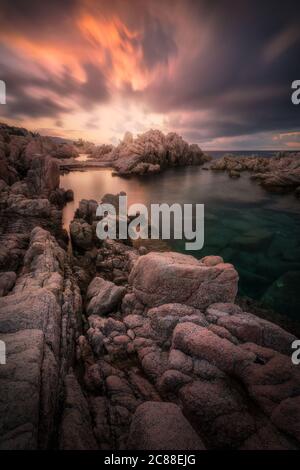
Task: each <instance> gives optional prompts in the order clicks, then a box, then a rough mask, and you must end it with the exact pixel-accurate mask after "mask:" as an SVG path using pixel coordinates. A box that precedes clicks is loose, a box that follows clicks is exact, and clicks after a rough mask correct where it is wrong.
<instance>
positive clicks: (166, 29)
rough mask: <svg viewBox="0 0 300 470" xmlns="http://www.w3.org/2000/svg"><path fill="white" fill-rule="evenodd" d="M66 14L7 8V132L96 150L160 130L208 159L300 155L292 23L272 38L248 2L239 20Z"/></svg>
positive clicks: (186, 9) (196, 12)
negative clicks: (32, 133)
mask: <svg viewBox="0 0 300 470" xmlns="http://www.w3.org/2000/svg"><path fill="white" fill-rule="evenodd" d="M18 4H19V5H18ZM66 5H67V6H66V7H65V6H63V5H61V4H60V3H59V2H58V1H54V2H52V4H51V7H49V6H48V7H46V6H45V7H43V6H42V5H40V6H38V7H36V6H31V7H30V6H28V7H26V6H24V2H18V1H17V2H14V6H12V5H11V4H10V3H9V2H6V1H4V5H3V8H2V16H1V17H0V22H1V28H0V52H1V54H0V66H1V69H0V72H1V76H0V79H3V80H5V82H6V85H7V95H8V96H7V106H6V108H5V109H4V108H2V109H1V112H2V117H1V118H2V120H5V121H7V122H10V123H15V124H18V125H26V126H27V127H31V128H33V129H35V130H37V131H39V132H40V133H42V134H51V135H56V136H63V137H68V138H72V139H73V138H77V137H84V138H88V139H92V140H94V141H95V142H97V143H100V142H116V141H118V139H120V138H122V135H123V133H124V132H125V131H126V130H130V131H131V132H133V133H139V132H143V131H146V130H148V129H149V128H151V127H157V128H159V129H161V130H163V131H165V132H168V131H177V132H179V133H181V134H182V135H183V136H184V137H185V138H186V139H187V140H188V141H190V142H197V143H199V144H200V145H201V146H202V147H204V148H216V149H217V148H235V146H236V145H237V146H238V148H258V147H260V148H273V147H274V145H275V146H277V145H278V146H280V147H285V146H287V147H293V145H294V147H295V148H296V147H298V146H299V135H298V134H297V131H298V130H299V128H297V125H298V123H297V121H299V118H298V114H299V113H298V110H297V109H295V107H292V106H291V103H290V99H289V88H290V81H291V79H292V78H295V77H294V76H293V75H292V71H293V69H294V68H295V66H296V64H295V65H293V64H292V54H295V51H296V49H297V48H298V47H299V41H300V36H299V34H298V32H297V31H298V30H297V28H295V25H294V24H293V23H291V20H290V18H281V19H280V21H281V26H280V28H279V29H278V32H276V33H275V32H274V31H273V30H272V27H271V26H270V28H262V27H261V25H262V23H263V18H262V19H261V20H260V19H258V18H256V17H255V15H254V13H253V12H254V11H255V9H253V8H252V10H251V14H250V13H249V11H248V9H247V6H246V5H243V2H239V3H238V4H237V8H236V12H233V13H232V15H231V16H230V17H229V16H228V15H227V13H226V11H225V10H224V7H222V6H221V5H220V6H219V7H218V8H216V9H212V8H210V7H209V6H208V5H207V3H206V2H204V1H202V2H193V1H186V2H183V1H180V0H175V1H172V2H171V1H169V0H167V1H164V2H159V1H157V0H149V1H147V0H146V1H137V0H131V1H128V0H127V1H126V0H125V1H121V0H116V1H113V2H107V1H103V0H100V1H96V0H95V1H92V0H80V1H71V0H68V1H67V2H66ZM33 9H34V10H33ZM31 10H32V11H31ZM275 16H276V15H275V14H274V21H275V20H276V18H275ZM241 18H242V19H243V21H244V23H243V24H244V28H243V29H241V28H240V25H239V24H240V22H241ZM12 20H13V21H14V24H15V27H14V28H12V27H11V21H12ZM32 21H34V23H35V28H32ZM254 21H256V25H257V38H256V39H255V40H253V41H251V42H250V41H249V38H248V36H247V30H251V27H252V24H253V22H254ZM270 21H271V20H270ZM237 34H238V35H239V36H238V37H239V41H237V40H236V37H237ZM281 63H282V64H284V65H285V67H281V68H280V64H281ZM287 63H289V74H287V72H285V70H286V64H287ZM279 69H280V72H278V70H279ZM250 71H251V73H250ZM295 73H296V72H295ZM279 112H280V116H279V117H278V116H277V117H276V113H277V114H279ZM288 132H289V133H291V132H292V134H290V135H289V136H288V137H287V138H286V137H285V134H286V133H288ZM278 134H280V135H281V136H283V137H281V138H280V139H277V138H276V136H277V135H278ZM286 139H288V140H286ZM224 146H225V147H224Z"/></svg>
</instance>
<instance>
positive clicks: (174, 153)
mask: <svg viewBox="0 0 300 470" xmlns="http://www.w3.org/2000/svg"><path fill="white" fill-rule="evenodd" d="M111 155H112V156H111V159H112V162H113V167H114V168H115V174H118V175H128V174H138V175H144V174H148V173H157V172H159V171H161V170H163V169H165V168H168V167H174V166H186V165H202V164H203V163H206V162H208V161H210V160H211V158H210V157H208V156H207V155H205V154H204V153H203V152H202V150H201V149H200V148H199V147H198V145H196V144H193V145H189V144H188V143H187V142H185V141H184V140H183V139H182V137H180V136H179V135H178V134H176V133H175V132H170V133H169V134H167V135H164V134H163V133H162V132H161V131H159V130H150V131H148V132H145V133H144V134H140V135H138V136H137V138H136V139H134V138H133V136H132V134H130V133H129V132H128V133H126V134H125V137H124V139H123V141H122V142H120V144H119V145H118V146H117V147H116V148H115V149H114V150H113V151H112V154H111Z"/></svg>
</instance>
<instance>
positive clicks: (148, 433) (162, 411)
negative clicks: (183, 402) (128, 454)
mask: <svg viewBox="0 0 300 470" xmlns="http://www.w3.org/2000/svg"><path fill="white" fill-rule="evenodd" d="M127 448H128V449H132V450H133V449H134V450H164V451H167V450H203V449H205V447H204V444H203V442H202V441H201V439H200V437H199V436H198V435H197V434H196V432H195V431H194V429H193V428H192V426H191V425H190V423H189V422H188V421H187V420H186V419H185V417H184V416H183V414H182V412H181V410H180V408H179V407H178V406H177V405H175V404H173V403H161V402H151V401H148V402H145V403H143V404H142V405H140V406H139V407H138V408H137V410H136V412H135V413H134V416H133V419H132V422H131V426H130V433H129V438H128V443H127Z"/></svg>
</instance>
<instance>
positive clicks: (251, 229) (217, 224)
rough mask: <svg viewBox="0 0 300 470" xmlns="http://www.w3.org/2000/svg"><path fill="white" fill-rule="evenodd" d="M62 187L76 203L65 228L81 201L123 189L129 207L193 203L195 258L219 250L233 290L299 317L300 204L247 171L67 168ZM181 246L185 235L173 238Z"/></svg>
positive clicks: (71, 206) (67, 215)
mask: <svg viewBox="0 0 300 470" xmlns="http://www.w3.org/2000/svg"><path fill="white" fill-rule="evenodd" d="M61 186H62V187H64V188H65V189H67V188H72V189H73V190H74V193H75V199H74V202H72V203H70V204H68V205H67V207H66V208H65V209H64V223H65V225H66V226H68V224H69V222H70V221H71V220H72V218H73V214H74V210H75V209H76V207H78V203H79V201H80V199H83V198H85V199H96V200H101V197H102V196H103V195H104V194H105V193H108V192H109V193H113V194H116V193H118V192H120V191H125V192H126V193H127V195H128V202H129V204H132V203H137V202H138V203H143V204H146V205H147V206H148V207H150V204H151V203H162V202H166V203H168V204H172V203H175V202H176V203H180V204H184V203H193V204H196V203H198V204H204V205H205V242H204V247H203V249H202V250H200V251H189V252H188V253H189V254H192V255H194V256H196V257H197V258H201V257H203V256H206V255H211V254H214V255H220V256H222V257H223V258H224V260H225V261H226V262H231V263H233V264H234V266H235V267H236V269H237V270H238V272H239V275H240V282H239V292H240V294H241V295H247V296H249V297H252V298H254V299H257V300H263V301H264V303H265V305H266V306H269V307H272V308H274V309H275V310H277V311H278V312H280V313H282V314H284V315H288V316H290V317H293V318H294V319H297V316H298V315H299V317H300V312H299V307H298V306H299V302H300V293H299V291H300V237H299V234H300V201H299V200H298V199H296V198H295V197H294V196H293V195H279V194H272V193H268V192H266V191H265V190H264V189H263V188H261V187H260V186H259V185H258V184H257V183H256V182H254V181H251V179H250V178H249V175H247V174H243V175H242V176H241V178H239V179H231V178H229V177H228V176H227V174H226V173H223V172H220V173H219V172H210V171H205V170H203V169H201V167H189V168H184V169H174V170H168V171H166V172H164V173H161V174H159V175H155V176H153V177H147V178H137V177H134V178H130V179H124V178H119V177H112V176H111V172H110V170H108V169H104V170H91V171H86V172H77V171H76V172H71V173H69V174H66V175H63V176H62V177H61ZM170 244H171V247H172V249H174V250H176V251H181V252H184V251H185V242H184V240H171V241H170Z"/></svg>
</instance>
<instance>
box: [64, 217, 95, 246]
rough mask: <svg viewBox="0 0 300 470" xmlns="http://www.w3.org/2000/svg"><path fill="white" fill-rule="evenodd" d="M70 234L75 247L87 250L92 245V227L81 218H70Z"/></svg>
mask: <svg viewBox="0 0 300 470" xmlns="http://www.w3.org/2000/svg"><path fill="white" fill-rule="evenodd" d="M70 235H71V240H72V243H73V245H74V246H75V247H76V248H79V249H82V250H88V249H90V248H92V247H93V238H94V232H93V228H92V226H91V225H90V224H88V223H87V222H85V221H84V220H83V219H74V220H72V222H71V223H70Z"/></svg>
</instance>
